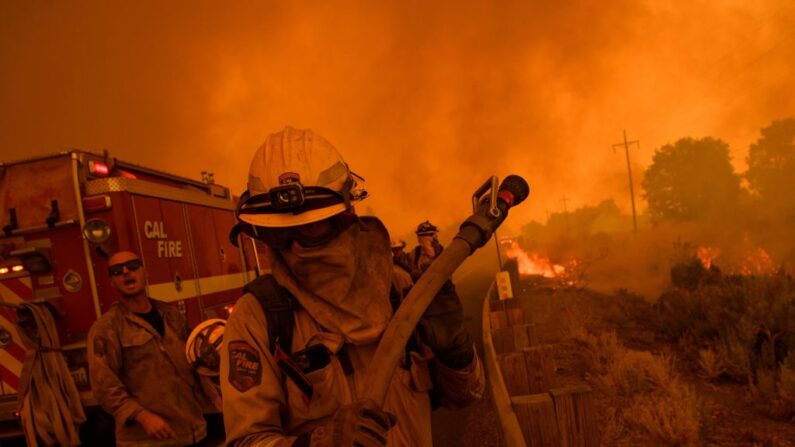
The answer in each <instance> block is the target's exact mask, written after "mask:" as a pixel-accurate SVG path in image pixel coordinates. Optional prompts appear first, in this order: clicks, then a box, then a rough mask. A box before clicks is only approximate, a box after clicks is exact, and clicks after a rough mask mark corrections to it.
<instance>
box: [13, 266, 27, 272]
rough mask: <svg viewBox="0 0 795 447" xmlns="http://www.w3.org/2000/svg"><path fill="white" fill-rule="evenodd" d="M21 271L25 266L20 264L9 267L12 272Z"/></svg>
mask: <svg viewBox="0 0 795 447" xmlns="http://www.w3.org/2000/svg"><path fill="white" fill-rule="evenodd" d="M22 270H25V266H24V265H22V264H19V265H15V266H13V267H11V271H12V272H21V271H22Z"/></svg>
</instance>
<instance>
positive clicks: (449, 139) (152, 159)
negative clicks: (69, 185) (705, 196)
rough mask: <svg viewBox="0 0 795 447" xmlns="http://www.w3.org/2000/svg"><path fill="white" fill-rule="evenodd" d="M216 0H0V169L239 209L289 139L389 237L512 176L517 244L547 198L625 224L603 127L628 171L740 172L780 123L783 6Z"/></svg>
mask: <svg viewBox="0 0 795 447" xmlns="http://www.w3.org/2000/svg"><path fill="white" fill-rule="evenodd" d="M161 3H162V4H161ZM229 3H230V4H226V3H224V4H221V3H220V2H188V1H185V0H182V1H180V0H177V1H171V2H160V3H157V5H158V7H157V13H153V8H152V4H154V2H104V1H99V0H85V1H81V2H13V1H11V2H9V1H6V2H0V49H2V50H0V102H2V103H3V104H14V105H15V107H4V108H0V161H10V160H15V159H19V158H25V157H28V156H32V155H41V154H45V153H51V152H55V151H58V150H62V149H63V148H68V147H79V148H83V149H87V150H94V151H100V152H101V150H102V149H103V148H107V149H109V150H110V152H111V154H112V156H115V157H118V158H119V159H121V160H127V161H131V162H135V163H137V164H141V165H145V166H149V167H152V168H155V169H160V170H164V171H168V172H174V173H175V174H180V175H185V176H189V177H192V178H198V176H199V172H201V171H203V170H207V169H211V170H212V171H214V173H215V179H216V181H217V182H218V183H219V184H223V185H228V186H231V187H232V189H233V193H235V194H240V193H241V192H242V191H243V190H244V189H245V187H246V180H247V178H248V176H247V170H248V167H249V164H250V162H251V157H252V155H253V154H254V151H255V150H256V148H257V147H258V146H259V145H260V144H261V143H262V141H263V140H264V138H265V136H266V135H268V134H269V133H271V132H274V131H277V130H279V129H280V128H282V127H283V126H285V125H287V124H290V125H293V126H295V127H299V128H306V127H309V128H312V129H313V130H315V131H317V132H318V133H319V134H320V135H322V136H324V137H326V138H327V139H329V141H331V142H332V143H333V144H334V145H335V146H337V148H338V149H339V150H340V152H341V153H342V154H343V156H344V158H345V160H346V162H348V164H349V165H350V166H351V168H352V169H353V170H354V171H355V172H357V173H358V174H361V175H362V176H364V177H365V178H366V179H367V184H368V191H369V192H370V193H371V194H372V198H371V199H369V200H368V201H367V202H365V204H363V206H362V208H361V210H360V212H361V213H365V212H367V211H368V210H367V207H370V208H371V210H372V212H375V213H377V214H378V215H379V217H381V218H382V219H383V220H384V221H385V223H386V224H387V226H388V227H389V228H390V230H393V231H394V232H396V233H398V234H402V233H404V232H407V231H409V230H410V229H412V228H413V227H414V226H416V224H417V223H418V222H420V221H422V220H424V219H427V218H430V219H431V220H432V221H433V222H434V223H436V224H437V225H440V226H442V227H446V226H449V225H455V224H457V223H459V221H460V219H462V218H464V217H465V216H466V215H467V210H468V205H469V203H468V195H469V194H470V193H471V191H472V190H473V189H474V188H476V187H477V186H478V185H479V184H480V183H481V182H483V180H485V178H487V177H488V176H489V175H495V174H496V175H499V176H500V177H503V176H505V175H506V174H508V173H511V172H514V173H516V174H520V175H523V176H525V177H526V178H527V180H528V181H529V182H530V184H531V186H532V187H533V191H534V194H533V196H532V198H531V200H529V201H528V202H527V204H526V205H523V206H521V207H518V208H517V209H516V210H514V211H511V213H512V216H511V218H509V219H508V221H506V223H505V225H508V226H512V227H515V228H514V229H516V230H518V228H519V227H520V226H521V225H522V224H523V223H525V222H527V220H528V219H529V218H531V217H532V218H534V219H542V218H543V216H544V214H545V211H546V210H549V212H555V211H558V210H561V208H562V205H561V201H560V198H561V197H562V196H563V195H564V194H565V195H566V196H568V197H571V198H572V202H571V205H572V206H575V207H577V206H580V205H582V204H588V203H596V202H598V201H600V200H602V199H604V198H605V197H606V196H613V197H616V198H617V201H618V204H619V206H620V207H621V208H622V209H623V210H625V211H626V210H628V209H629V206H630V204H629V195H628V194H626V188H627V183H626V182H627V174H626V165H625V162H624V159H623V154H621V153H618V154H613V153H611V151H610V147H611V145H612V144H613V143H617V142H618V141H620V140H621V136H622V134H621V131H622V129H625V128H626V129H627V131H628V136H629V138H630V139H635V138H637V139H639V140H640V141H641V146H640V149H637V148H633V149H631V150H630V154H631V163H632V164H633V166H632V170H633V172H637V173H641V172H642V170H643V169H644V168H645V167H646V166H648V164H649V163H650V162H651V157H652V154H653V149H654V148H657V147H660V146H661V145H663V144H666V143H669V142H673V141H675V140H676V139H678V138H680V137H684V136H694V137H698V136H705V135H711V136H715V137H720V138H722V139H725V140H726V141H727V142H728V143H729V144H730V146H731V150H732V153H733V155H734V161H735V163H739V164H742V160H743V159H744V157H745V154H746V153H747V148H748V143H750V142H751V141H753V140H755V139H756V138H757V137H758V133H759V129H760V128H761V127H762V126H764V125H767V124H768V123H770V121H772V120H773V119H779V118H782V117H784V116H787V115H789V114H791V113H792V110H795V95H791V94H788V93H789V92H791V91H792V90H793V88H795V76H794V75H793V69H795V64H792V54H793V52H794V51H795V39H791V38H790V37H791V32H792V23H793V21H794V20H795V8H793V7H792V6H791V5H790V4H789V3H791V2H785V1H782V0H765V1H758V2H742V1H739V0H706V1H703V2H662V1H654V0H642V1H617V2H594V1H590V2H589V1H573V2H542V1H527V2H493V1H482V0H472V1H465V2H458V1H456V2H453V1H449V0H448V1H441V2H424V3H411V2H396V1H391V2H390V1H387V2H313V3H312V4H309V5H308V4H304V3H300V2H229ZM419 11H421V13H419ZM42 123H47V126H46V127H47V131H46V132H42V131H41V126H42ZM635 182H636V187H639V183H640V177H639V176H638V177H636V178H635ZM638 200H639V202H640V203H639V205H640V207H641V210H642V209H643V204H642V202H641V197H640V195H639V196H638Z"/></svg>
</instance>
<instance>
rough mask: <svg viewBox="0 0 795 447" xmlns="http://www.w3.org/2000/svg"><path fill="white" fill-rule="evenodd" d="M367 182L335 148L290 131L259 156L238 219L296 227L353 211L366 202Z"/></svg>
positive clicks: (274, 137)
mask: <svg viewBox="0 0 795 447" xmlns="http://www.w3.org/2000/svg"><path fill="white" fill-rule="evenodd" d="M367 196H368V194H367V191H366V190H365V189H364V179H362V178H361V177H359V176H358V175H356V174H354V173H353V172H351V170H350V169H349V168H348V165H347V164H346V163H345V161H344V160H343V159H342V156H341V155H340V154H339V152H337V150H336V149H335V148H334V146H332V145H331V143H329V142H328V141H327V140H326V139H325V138H323V137H321V136H320V135H317V134H315V133H314V132H312V131H311V130H308V129H307V130H302V129H294V128H292V127H286V128H285V129H284V130H282V131H280V132H277V133H274V134H271V135H269V136H268V138H267V139H266V140H265V142H264V143H263V144H262V146H260V148H259V149H258V150H257V152H256V154H254V159H253V160H252V161H251V167H250V168H249V176H248V190H247V191H246V192H245V193H244V194H243V196H241V198H240V202H239V204H238V210H237V215H238V218H239V219H240V220H241V221H243V222H245V223H248V224H251V225H256V226H261V227H292V226H298V225H304V224H308V223H312V222H317V221H320V220H323V219H326V218H328V217H331V216H334V215H336V214H339V213H342V212H344V211H346V210H350V208H351V206H352V205H353V204H355V203H357V202H360V201H362V200H364V199H365V198H367Z"/></svg>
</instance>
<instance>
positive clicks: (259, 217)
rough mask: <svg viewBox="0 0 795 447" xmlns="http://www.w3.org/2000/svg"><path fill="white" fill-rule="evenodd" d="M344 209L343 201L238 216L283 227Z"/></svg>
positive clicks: (357, 201)
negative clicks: (302, 208) (290, 210)
mask: <svg viewBox="0 0 795 447" xmlns="http://www.w3.org/2000/svg"><path fill="white" fill-rule="evenodd" d="M367 197H368V196H365V197H363V198H361V199H358V200H351V205H355V204H357V203H361V202H363V201H364V200H365V199H366V198H367ZM344 211H346V207H345V204H344V203H339V204H337V205H332V206H329V207H326V208H319V209H316V210H309V211H304V212H303V213H298V214H293V213H272V214H242V213H241V214H240V215H239V216H238V218H239V219H240V220H242V221H243V222H245V223H247V224H251V225H256V226H258V227H271V228H285V227H297V226H299V225H306V224H310V223H313V222H319V221H321V220H323V219H328V218H329V217H331V216H336V215H337V214H340V213H342V212H344Z"/></svg>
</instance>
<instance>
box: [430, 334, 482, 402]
mask: <svg viewBox="0 0 795 447" xmlns="http://www.w3.org/2000/svg"><path fill="white" fill-rule="evenodd" d="M473 351H474V347H473ZM434 366H435V367H434V386H435V388H436V389H437V391H438V394H439V396H440V398H441V404H442V406H445V407H447V408H461V407H465V406H467V405H469V404H471V403H472V402H475V401H477V400H480V399H481V398H483V393H484V392H485V391H486V380H485V376H484V375H483V365H482V364H481V363H480V358H479V357H478V355H477V353H475V355H474V357H473V358H472V363H470V364H469V365H467V366H466V367H464V368H462V369H452V368H448V367H447V366H445V365H444V364H443V363H441V362H439V361H438V359H437V360H435V361H434Z"/></svg>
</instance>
